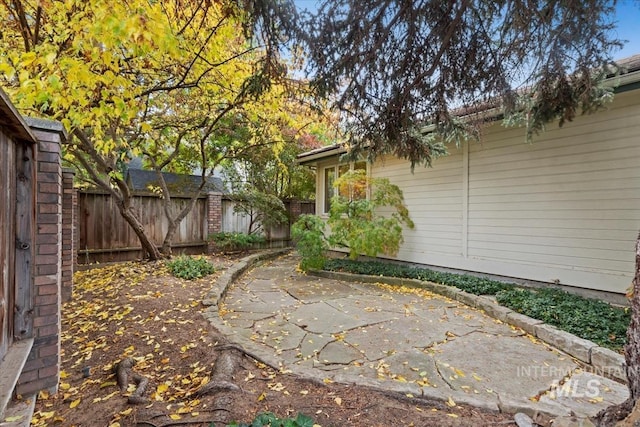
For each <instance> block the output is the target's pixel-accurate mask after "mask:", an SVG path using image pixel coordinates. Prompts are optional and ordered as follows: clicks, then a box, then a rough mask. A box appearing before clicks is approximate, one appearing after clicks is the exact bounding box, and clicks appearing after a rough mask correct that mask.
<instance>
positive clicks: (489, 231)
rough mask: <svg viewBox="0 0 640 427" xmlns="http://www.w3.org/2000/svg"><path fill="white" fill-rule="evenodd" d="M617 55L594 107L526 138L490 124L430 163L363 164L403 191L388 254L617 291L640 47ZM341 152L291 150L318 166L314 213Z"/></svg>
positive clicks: (632, 213)
mask: <svg viewBox="0 0 640 427" xmlns="http://www.w3.org/2000/svg"><path fill="white" fill-rule="evenodd" d="M621 62H622V61H621ZM624 63H625V64H626V65H627V67H628V68H627V70H626V72H625V73H624V74H623V75H621V76H618V77H616V78H615V79H613V78H612V79H611V80H612V81H611V83H612V84H614V85H616V90H615V97H614V100H613V102H612V103H611V104H609V105H608V106H607V108H606V109H605V110H602V111H600V112H597V113H594V114H591V115H584V116H580V117H577V118H576V119H575V120H574V121H573V122H570V123H566V124H565V125H564V126H563V127H559V126H557V125H554V124H550V125H548V126H547V130H546V131H545V132H544V133H542V134H541V135H539V136H537V137H536V138H535V140H534V142H533V143H531V144H528V143H526V142H525V133H524V132H525V131H524V129H522V128H505V127H503V126H502V125H501V124H500V123H498V122H495V123H494V124H492V125H489V126H488V127H487V128H486V129H485V132H484V135H483V137H482V140H481V141H480V142H469V143H466V144H463V145H462V146H461V147H459V148H455V147H449V149H450V155H448V156H446V157H442V158H438V159H436V160H435V161H434V162H433V167H431V168H427V167H425V168H420V167H416V169H415V171H414V172H413V173H412V172H411V168H410V165H409V163H408V162H407V161H405V160H401V159H398V158H394V157H391V156H388V157H385V158H382V159H379V160H377V161H376V162H375V163H374V164H367V165H366V168H367V172H368V173H369V174H370V175H371V176H372V177H386V178H389V179H390V181H391V182H392V183H394V184H396V185H398V186H399V187H400V188H401V189H402V191H403V192H404V197H405V201H406V204H407V207H408V208H409V212H410V216H411V218H412V220H413V221H414V222H415V229H411V230H409V229H407V230H405V232H404V239H405V241H404V243H403V244H402V246H401V248H400V251H399V253H398V255H397V257H396V259H398V260H402V261H407V262H411V263H420V264H425V265H431V266H438V267H444V268H449V269H456V270H464V271H470V272H478V273H483V274H490V275H496V276H503V277H507V278H514V279H520V281H521V282H526V281H531V282H546V283H556V284H561V285H568V286H572V287H578V288H583V289H589V290H595V291H605V292H611V293H614V294H618V295H619V294H624V293H625V291H626V289H627V288H628V287H629V285H630V283H631V280H632V278H633V273H634V260H635V259H634V253H635V252H634V245H635V240H636V236H637V235H638V230H639V229H640V55H636V56H634V57H632V58H629V59H628V60H625V61H624ZM344 152H345V149H344V148H343V147H342V146H340V145H333V146H329V147H323V148H320V149H316V150H313V151H309V152H307V153H303V154H301V155H300V156H299V157H298V161H299V163H301V164H305V165H309V166H312V167H315V169H316V171H317V173H316V178H317V182H316V212H317V213H318V214H319V215H321V216H322V215H325V216H326V212H327V206H328V204H327V198H328V197H329V196H330V194H331V192H330V191H328V185H327V183H328V182H331V180H332V179H333V177H334V176H337V175H339V174H340V173H341V171H342V170H344V168H345V166H346V165H344V164H343V165H341V163H340V156H341V154H343V153H344ZM354 166H355V167H362V165H361V164H358V165H354ZM354 166H352V167H354Z"/></svg>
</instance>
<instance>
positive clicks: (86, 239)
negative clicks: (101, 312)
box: [78, 191, 206, 263]
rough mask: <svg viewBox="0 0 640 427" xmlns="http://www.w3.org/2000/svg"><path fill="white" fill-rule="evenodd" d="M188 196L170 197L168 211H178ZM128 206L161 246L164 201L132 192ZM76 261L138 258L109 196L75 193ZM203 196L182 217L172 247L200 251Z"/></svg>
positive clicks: (132, 236)
mask: <svg viewBox="0 0 640 427" xmlns="http://www.w3.org/2000/svg"><path fill="white" fill-rule="evenodd" d="M188 202H189V199H188V198H182V197H172V198H171V208H170V209H171V211H172V212H173V213H177V212H179V210H180V209H182V208H183V207H184V206H185V205H186V204H187V203H188ZM132 205H133V207H134V209H135V210H136V212H137V214H138V216H139V218H140V220H141V222H142V224H144V227H145V231H146V232H147V234H148V236H149V237H150V239H151V240H152V241H153V242H154V243H156V244H157V245H161V244H162V241H163V240H164V236H165V234H166V231H167V230H168V228H169V221H168V220H167V219H166V217H165V214H164V200H163V199H161V198H159V197H158V196H156V195H153V194H136V195H135V196H134V197H133V200H132ZM78 230H79V248H78V261H79V262H80V263H89V262H109V261H124V260H130V259H139V258H141V257H142V250H141V248H140V242H139V241H138V238H137V237H136V235H135V233H134V232H133V230H132V229H131V227H130V226H129V224H127V222H126V221H125V220H124V218H122V216H121V215H120V212H119V211H118V207H117V206H116V204H115V201H114V200H113V198H112V197H111V196H110V195H108V194H106V193H100V192H96V191H81V192H79V194H78ZM205 230H206V198H205V197H204V196H203V197H201V198H199V199H198V200H197V201H196V205H195V206H194V208H193V209H192V210H191V212H189V214H188V215H187V216H186V218H185V219H184V220H182V222H181V224H180V226H179V227H178V230H177V231H176V234H175V236H174V238H173V243H174V245H173V246H174V247H176V248H185V249H184V250H185V251H188V250H189V248H192V247H194V248H196V249H195V250H196V252H200V251H201V250H202V247H203V246H204V245H206V243H205V240H206V235H205Z"/></svg>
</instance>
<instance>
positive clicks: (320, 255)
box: [293, 170, 414, 269]
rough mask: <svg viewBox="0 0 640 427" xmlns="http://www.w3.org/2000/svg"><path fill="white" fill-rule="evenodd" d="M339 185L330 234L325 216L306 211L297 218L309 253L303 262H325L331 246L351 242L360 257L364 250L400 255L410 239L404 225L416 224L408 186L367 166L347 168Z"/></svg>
mask: <svg viewBox="0 0 640 427" xmlns="http://www.w3.org/2000/svg"><path fill="white" fill-rule="evenodd" d="M334 187H336V189H337V191H336V194H335V195H334V196H333V197H332V198H331V208H330V210H329V219H328V221H327V224H328V225H329V227H330V229H331V234H330V235H329V237H328V238H327V237H326V236H325V235H324V223H323V222H322V221H321V220H320V219H319V218H314V217H311V218H310V215H303V216H302V217H300V219H299V220H298V222H297V223H296V224H294V228H293V236H294V239H296V240H297V247H298V251H299V252H300V254H301V255H302V258H303V260H302V263H301V265H300V267H301V268H302V269H306V268H322V266H324V257H325V252H326V250H327V249H328V248H329V247H330V246H333V247H341V248H348V249H349V256H350V257H351V258H354V259H355V258H357V257H358V255H363V254H364V255H367V256H372V257H374V256H377V255H378V254H384V255H391V256H395V255H396V254H397V253H398V250H399V249H400V244H401V243H402V242H403V241H404V239H403V236H402V231H403V225H404V226H405V227H408V228H413V226H414V225H413V221H411V218H409V210H408V209H407V206H406V205H405V203H404V196H403V194H402V190H400V188H399V187H398V186H397V185H394V184H391V182H390V181H389V180H388V179H387V178H372V177H370V176H367V174H366V172H365V171H362V170H354V171H349V172H347V173H345V174H344V175H342V176H341V177H340V178H338V179H337V180H336V182H335V183H334ZM367 195H368V196H369V197H367Z"/></svg>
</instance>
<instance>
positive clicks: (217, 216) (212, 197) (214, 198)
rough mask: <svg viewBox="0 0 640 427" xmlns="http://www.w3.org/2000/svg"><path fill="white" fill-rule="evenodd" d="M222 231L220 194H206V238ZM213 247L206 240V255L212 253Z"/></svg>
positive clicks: (211, 243)
mask: <svg viewBox="0 0 640 427" xmlns="http://www.w3.org/2000/svg"><path fill="white" fill-rule="evenodd" d="M220 231H222V193H217V192H212V193H208V194H207V237H208V236H209V235H210V234H213V233H219V232H220ZM214 250H215V245H214V243H213V242H212V241H210V240H207V253H213V252H214Z"/></svg>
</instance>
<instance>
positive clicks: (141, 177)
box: [125, 168, 225, 195]
mask: <svg viewBox="0 0 640 427" xmlns="http://www.w3.org/2000/svg"><path fill="white" fill-rule="evenodd" d="M162 176H163V177H164V182H165V183H166V184H167V188H169V191H170V192H171V193H172V194H181V195H185V194H189V193H194V192H196V191H197V190H198V188H199V187H200V184H201V183H202V177H201V176H200V175H185V174H177V173H170V172H162ZM205 180H206V182H205V184H204V187H203V188H202V190H201V193H202V194H206V193H210V192H220V193H224V192H225V191H224V184H223V182H222V179H220V178H218V177H213V176H208V177H205ZM125 181H126V183H127V185H128V186H129V188H130V189H131V190H133V191H150V189H152V188H160V180H159V179H158V173H157V172H156V171H153V170H144V169H134V168H129V169H127V173H126V176H125Z"/></svg>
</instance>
